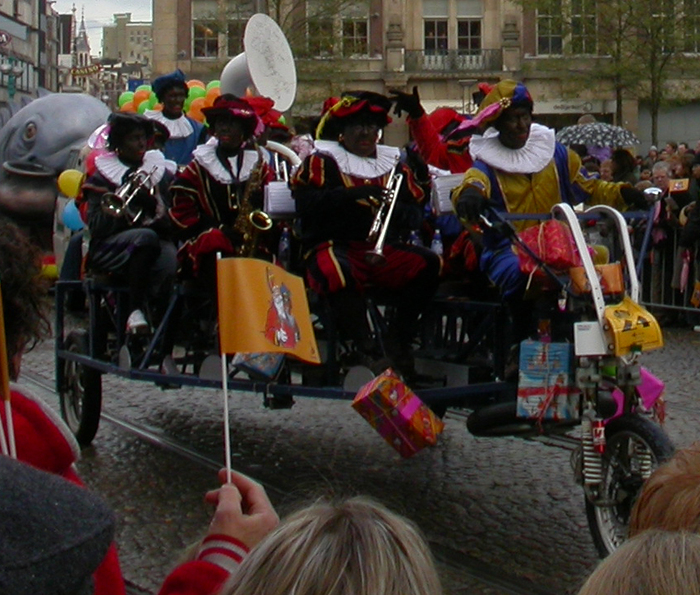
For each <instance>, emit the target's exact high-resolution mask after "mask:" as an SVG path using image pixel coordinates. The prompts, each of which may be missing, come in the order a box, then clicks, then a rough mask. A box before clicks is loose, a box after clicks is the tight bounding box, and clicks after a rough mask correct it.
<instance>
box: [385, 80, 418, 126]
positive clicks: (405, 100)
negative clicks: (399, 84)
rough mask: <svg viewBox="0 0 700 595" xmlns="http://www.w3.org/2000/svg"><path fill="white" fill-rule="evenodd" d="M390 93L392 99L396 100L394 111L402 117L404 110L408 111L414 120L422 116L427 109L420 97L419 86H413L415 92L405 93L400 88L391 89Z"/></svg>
mask: <svg viewBox="0 0 700 595" xmlns="http://www.w3.org/2000/svg"><path fill="white" fill-rule="evenodd" d="M389 94H390V97H391V100H392V101H395V102H396V105H395V106H394V113H395V114H396V115H397V116H398V117H399V118H400V117H401V114H402V112H406V113H407V114H408V115H409V116H410V117H411V118H413V119H414V120H415V119H417V118H420V117H421V116H422V115H423V114H424V113H425V110H424V109H423V106H422V105H421V104H420V97H418V87H413V93H404V92H403V91H399V90H398V89H389Z"/></svg>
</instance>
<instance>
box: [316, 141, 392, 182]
mask: <svg viewBox="0 0 700 595" xmlns="http://www.w3.org/2000/svg"><path fill="white" fill-rule="evenodd" d="M315 150H316V151H318V152H319V153H323V154H324V155H329V156H330V157H332V158H333V159H334V160H335V162H336V163H337V164H338V169H340V171H341V172H342V173H344V174H347V175H350V176H355V177H358V178H368V179H372V178H378V177H379V176H383V175H384V174H385V173H387V172H389V171H391V168H392V167H394V164H395V163H396V159H397V158H398V157H399V156H400V154H401V152H400V150H399V148H398V147H390V146H388V145H377V156H376V157H360V156H359V155H355V154H354V153H350V152H349V151H347V150H346V149H345V148H344V147H343V146H342V145H341V144H340V143H338V142H336V141H329V140H318V141H316V142H315Z"/></svg>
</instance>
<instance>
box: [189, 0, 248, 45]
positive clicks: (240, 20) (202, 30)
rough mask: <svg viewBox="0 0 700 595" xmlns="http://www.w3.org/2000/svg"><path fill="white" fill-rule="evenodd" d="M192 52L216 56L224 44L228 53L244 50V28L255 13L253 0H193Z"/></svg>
mask: <svg viewBox="0 0 700 595" xmlns="http://www.w3.org/2000/svg"><path fill="white" fill-rule="evenodd" d="M191 6H192V55H193V57H194V58H216V57H217V56H218V54H219V48H220V47H221V46H223V49H225V51H226V54H227V55H228V56H230V57H231V56H236V55H238V54H240V53H241V52H242V51H243V32H244V31H245V25H246V23H247V22H248V19H249V18H250V17H251V16H252V15H253V14H254V12H255V11H254V6H253V2H252V0H223V1H222V0H192V4H191Z"/></svg>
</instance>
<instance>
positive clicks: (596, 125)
mask: <svg viewBox="0 0 700 595" xmlns="http://www.w3.org/2000/svg"><path fill="white" fill-rule="evenodd" d="M557 141H559V142H560V143H562V144H563V145H595V146H596V147H629V146H631V145H638V144H639V139H638V138H637V137H636V136H635V135H634V134H633V133H631V132H630V131H629V130H627V129H626V128H622V126H613V125H612V124H606V123H605V122H592V123H590V124H576V125H574V126H566V127H564V128H562V129H561V130H560V131H559V132H557Z"/></svg>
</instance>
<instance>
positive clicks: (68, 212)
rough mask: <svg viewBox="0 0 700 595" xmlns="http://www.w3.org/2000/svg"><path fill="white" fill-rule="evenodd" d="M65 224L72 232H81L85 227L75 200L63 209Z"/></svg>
mask: <svg viewBox="0 0 700 595" xmlns="http://www.w3.org/2000/svg"><path fill="white" fill-rule="evenodd" d="M63 223H64V225H65V226H66V227H67V228H68V229H70V230H71V231H80V230H81V229H83V227H84V226H85V224H84V223H83V219H82V217H81V216H80V211H79V210H78V206H77V205H76V204H75V201H74V200H71V201H70V202H69V203H68V204H67V205H66V208H65V209H63Z"/></svg>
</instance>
